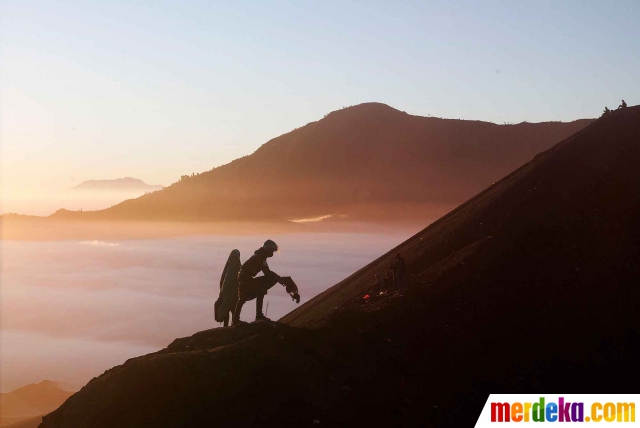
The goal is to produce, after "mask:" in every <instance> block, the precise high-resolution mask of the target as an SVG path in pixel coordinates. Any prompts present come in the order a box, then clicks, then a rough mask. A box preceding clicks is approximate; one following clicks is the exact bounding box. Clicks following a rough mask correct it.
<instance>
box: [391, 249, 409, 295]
mask: <svg viewBox="0 0 640 428" xmlns="http://www.w3.org/2000/svg"><path fill="white" fill-rule="evenodd" d="M394 268H395V269H394V270H393V274H394V282H395V285H396V288H397V289H401V288H404V286H405V273H406V272H407V264H406V263H405V262H404V258H402V256H401V255H400V253H398V254H396V258H395V260H394Z"/></svg>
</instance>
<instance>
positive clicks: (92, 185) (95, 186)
mask: <svg viewBox="0 0 640 428" xmlns="http://www.w3.org/2000/svg"><path fill="white" fill-rule="evenodd" d="M162 188H163V186H156V185H151V184H147V183H145V182H144V181H142V180H140V179H139V178H133V177H123V178H116V179H113V180H87V181H83V182H82V183H80V184H78V185H77V186H75V187H73V188H72V189H74V190H147V191H149V190H160V189H162Z"/></svg>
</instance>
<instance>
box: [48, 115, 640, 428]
mask: <svg viewBox="0 0 640 428" xmlns="http://www.w3.org/2000/svg"><path fill="white" fill-rule="evenodd" d="M639 160H640V107H633V108H629V109H627V110H626V111H620V112H615V113H614V114H612V115H611V116H610V117H608V118H604V119H600V120H598V121H597V122H595V123H594V124H592V125H590V126H589V127H588V128H586V129H585V130H583V131H581V132H579V133H578V134H576V135H575V136H573V137H571V138H569V139H567V140H565V141H563V142H562V143H560V144H558V145H556V146H555V147H553V148H552V149H550V150H549V151H547V152H545V153H543V154H541V155H539V156H537V157H536V159H534V160H533V161H532V162H530V163H529V164H527V165H525V166H523V167H522V168H520V169H519V170H517V171H515V172H514V173H512V174H511V175H509V176H507V177H506V178H504V179H503V180H501V181H500V182H499V183H497V184H496V185H494V186H491V187H490V188H488V189H487V190H486V191H484V192H482V193H481V194H479V195H478V196H476V197H474V198H473V199H471V200H470V201H468V202H467V203H465V204H464V205H462V206H460V207H459V208H458V209H456V210H455V211H453V212H452V213H450V214H448V215H447V216H445V217H443V218H442V219H441V220H439V221H438V222H436V223H434V224H432V225H431V226H429V227H428V228H426V229H425V230H424V231H422V232H420V233H419V234H417V235H416V236H414V237H413V238H411V239H409V240H408V241H406V242H405V243H403V244H401V245H400V246H399V247H398V248H397V249H394V250H393V251H391V252H390V253H389V254H387V255H385V256H383V257H382V258H380V259H379V260H376V261H374V262H373V263H371V264H370V265H368V266H366V267H365V268H363V269H361V270H360V271H358V272H356V273H355V274H354V275H352V276H351V277H350V278H348V279H346V280H345V281H343V282H342V283H340V284H337V285H336V286H334V287H333V288H332V289H330V290H328V291H327V292H325V293H323V294H322V295H320V296H318V297H316V298H315V299H313V300H311V301H310V302H308V303H306V304H305V305H304V306H302V307H301V308H300V309H298V310H296V311H294V312H292V313H291V314H289V315H287V316H286V317H284V318H283V320H282V321H283V322H284V323H287V324H289V325H285V324H273V325H272V324H254V325H251V326H248V327H238V328H229V329H216V330H209V331H205V332H201V333H198V334H196V335H194V336H193V337H191V338H185V339H181V340H179V341H177V342H175V343H174V344H172V345H171V346H169V348H167V349H165V350H163V351H162V352H161V353H158V354H153V355H149V356H145V357H140V358H137V359H133V360H130V361H128V362H127V363H125V364H124V365H122V366H119V367H116V368H114V369H112V370H110V371H108V372H107V373H105V374H104V375H102V376H101V377H99V378H97V379H96V380H94V381H92V382H91V383H89V384H88V385H87V386H86V387H85V388H84V389H83V390H81V391H80V392H79V393H77V394H76V395H74V396H73V397H71V398H70V399H69V400H68V401H67V402H66V403H65V404H64V405H63V406H62V407H61V408H60V409H58V410H57V411H56V412H54V413H53V414H52V415H50V416H48V417H47V418H46V419H45V422H44V423H43V425H42V427H43V428H51V427H56V428H63V427H76V428H80V427H89V426H91V427H95V428H99V427H107V426H128V427H142V426H154V427H190V426H209V424H213V423H215V422H216V421H217V422H218V425H216V426H273V425H278V426H312V425H313V420H314V419H318V420H320V423H321V424H322V425H323V426H340V427H345V426H346V427H356V426H357V427H360V426H376V427H377V426H381V427H382V426H385V427H388V426H441V425H449V426H471V425H472V424H473V423H475V421H476V419H477V417H478V414H479V413H480V409H481V407H482V405H483V404H484V402H485V400H486V398H487V395H488V394H489V393H491V392H493V393H497V392H522V393H524V392H529V393H535V392H539V393H540V392H546V393H548V392H549V391H554V390H555V391H560V390H571V391H573V392H584V393H586V392H591V393H613V392H621V391H625V390H626V391H629V392H631V391H635V390H637V385H636V383H637V378H638V376H637V375H638V369H637V360H638V358H639V357H640V347H639V343H640V342H639V340H638V339H640V338H639V333H638V332H639V331H640V288H639V287H638V284H639V283H640V263H639V261H640V247H639V246H638V242H639V241H640V172H639V170H638V168H637V165H638V161H639ZM396 251H401V252H403V253H404V255H405V258H406V259H407V262H408V268H409V272H410V274H411V275H412V281H413V286H412V287H411V288H409V289H408V290H406V292H405V293H403V294H404V295H399V294H395V295H392V296H387V297H378V298H375V299H373V300H372V301H371V302H369V303H366V304H363V302H362V299H361V296H362V295H363V294H364V292H365V291H367V289H368V287H369V285H370V284H371V283H372V281H373V275H374V273H375V272H378V271H381V270H382V269H383V268H384V267H386V266H387V264H388V262H389V260H390V258H391V257H392V255H393V253H395V252H396ZM305 327H316V328H312V329H307V328H305ZM254 405H255V407H254Z"/></svg>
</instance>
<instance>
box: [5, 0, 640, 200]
mask: <svg viewBox="0 0 640 428" xmlns="http://www.w3.org/2000/svg"><path fill="white" fill-rule="evenodd" d="M237 3H238V2H217V1H211V0H206V1H189V2H169V1H153V2H151V1H149V2H130V1H127V2H118V1H109V2H101V3H100V2H84V1H68V0H67V1H63V2H61V1H31V0H21V1H11V0H10V1H4V2H2V6H1V8H2V9H1V15H2V78H1V86H2V87H1V97H2V124H1V127H2V129H1V130H2V179H3V187H4V192H3V197H4V198H5V199H6V200H9V199H11V198H12V197H22V198H31V197H36V196H38V195H40V196H42V195H44V194H46V193H48V192H51V191H58V190H60V189H66V188H69V187H72V186H74V185H76V184H78V183H79V182H81V181H84V180H88V179H109V178H117V177H124V176H134V177H137V178H141V179H143V180H144V181H146V182H147V183H150V184H164V185H168V184H170V183H172V182H174V181H176V180H177V179H178V178H179V177H180V175H182V174H190V173H191V172H201V171H204V170H208V169H211V168H212V167H214V166H217V165H220V164H223V163H226V162H228V161H230V160H232V159H234V158H237V157H239V156H242V155H245V154H248V153H251V152H252V151H254V150H255V149H256V148H257V147H259V146H260V145H261V144H263V143H264V142H266V141H267V140H269V139H270V138H273V137H276V136H278V135H280V134H282V133H285V132H288V131H290V130H292V129H294V128H296V127H299V126H302V125H304V124H306V123H308V122H310V121H313V120H317V119H319V118H322V117H323V115H324V114H326V113H328V112H330V111H332V110H336V109H339V108H341V107H343V106H347V105H353V104H358V103H361V102H367V101H379V102H384V103H387V104H389V105H391V106H393V107H396V108H398V109H400V110H405V111H407V112H409V113H412V114H418V115H424V116H427V115H429V114H431V115H434V116H440V117H450V118H465V119H481V120H487V121H493V122H497V123H503V122H521V121H523V120H528V121H545V120H565V121H566V120H573V119H578V118H583V117H597V116H599V115H600V113H601V111H602V109H603V108H604V106H605V105H608V106H609V107H616V106H617V105H618V104H619V102H620V99H621V98H625V99H626V100H627V102H628V103H629V104H638V102H639V100H640V85H638V84H637V81H636V80H637V76H638V75H640V56H638V55H637V53H638V52H640V37H638V29H637V18H638V16H640V2H638V1H635V0H631V1H616V2H605V1H602V0H598V1H562V2H557V1H536V2H508V1H505V2H499V1H485V2H477V1H458V2H445V1H442V2H425V1H416V2H402V3H401V4H400V3H398V2H374V1H368V2H295V3H291V2H264V1H256V2H243V3H242V5H238V4H237ZM34 195H35V196H34Z"/></svg>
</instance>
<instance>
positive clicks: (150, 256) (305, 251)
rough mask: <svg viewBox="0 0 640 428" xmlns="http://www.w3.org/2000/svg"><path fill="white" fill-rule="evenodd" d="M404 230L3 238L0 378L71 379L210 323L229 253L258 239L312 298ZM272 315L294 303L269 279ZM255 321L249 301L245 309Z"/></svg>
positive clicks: (9, 383) (19, 381)
mask: <svg viewBox="0 0 640 428" xmlns="http://www.w3.org/2000/svg"><path fill="white" fill-rule="evenodd" d="M408 236H409V234H408V233H406V232H405V233H388V234H380V235H376V234H364V233H358V234H334V233H327V234H320V233H318V234H300V235H282V236H269V237H252V236H241V237H238V236H198V237H182V238H168V239H149V240H123V241H119V242H107V241H100V240H86V241H55V242H25V241H2V242H1V245H2V247H1V251H2V253H1V254H2V256H1V260H2V270H1V274H0V279H1V281H2V283H1V285H2V286H1V288H0V305H1V321H2V324H1V330H0V356H1V364H0V371H1V372H0V379H1V385H0V388H1V390H2V391H3V392H5V391H10V390H13V389H15V388H17V387H20V386H22V385H25V384H27V383H31V382H39V381H41V380H44V379H49V380H55V381H60V382H62V384H63V385H65V386H66V387H67V388H71V389H76V388H79V387H81V386H82V385H83V384H84V383H86V382H87V381H88V380H90V379H91V378H92V377H94V376H97V375H99V374H101V373H102V372H103V371H104V370H106V369H108V368H110V367H112V366H114V365H117V364H121V363H123V362H124V361H125V360H126V359H127V358H131V357H134V356H138V355H142V354H145V353H148V352H153V351H156V350H159V349H161V348H163V347H165V346H167V345H168V344H169V343H170V342H171V341H172V340H173V339H175V338H177V337H184V336H189V335H191V334H193V333H195V332H197V331H201V330H205V329H208V328H214V327H217V326H218V324H217V323H216V322H215V320H214V318H213V304H214V302H215V300H216V298H217V297H218V291H219V280H220V275H221V272H222V269H223V267H224V264H225V262H226V260H227V257H228V255H229V252H230V251H231V250H232V249H234V248H237V249H239V250H240V253H241V259H242V261H244V260H246V259H247V258H248V257H249V256H250V255H251V254H252V253H253V251H254V250H255V249H257V248H258V247H259V246H260V245H261V244H262V242H263V241H264V240H265V239H266V238H272V239H275V240H276V242H278V244H279V245H280V247H281V251H280V252H279V253H276V255H275V256H274V257H273V258H272V259H270V261H269V265H270V267H271V269H272V270H274V271H275V272H277V273H279V274H281V275H290V276H292V277H293V278H294V279H295V281H296V283H297V284H298V286H299V287H300V294H301V296H302V299H303V301H306V300H308V299H310V298H311V297H313V296H315V295H317V294H318V293H320V292H322V291H324V290H325V289H327V288H328V287H330V286H332V285H334V284H335V283H337V282H339V281H340V280H342V279H344V278H346V277H347V276H349V275H350V274H352V273H353V272H355V271H356V270H357V269H359V268H361V267H362V266H364V265H366V264H367V263H369V262H370V261H372V260H373V259H375V258H377V257H378V256H380V255H381V254H383V253H384V252H386V251H388V250H389V249H391V248H392V247H393V246H395V245H397V244H399V243H400V242H402V241H403V240H404V239H406V238H408ZM267 302H268V304H269V306H268V316H269V317H270V318H272V319H278V318H280V317H281V316H283V315H284V314H286V313H287V312H289V311H291V310H292V309H294V308H295V307H296V304H295V303H294V302H292V300H291V298H290V297H289V296H288V295H287V294H286V293H285V291H284V289H282V287H280V286H278V285H276V286H275V287H274V288H273V289H272V290H271V291H270V292H269V294H268V295H267V297H266V298H265V306H266V305H267ZM242 315H243V319H245V320H249V321H251V320H253V317H254V316H255V305H254V303H253V302H249V303H247V304H246V305H245V307H244V309H243V314H242Z"/></svg>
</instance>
